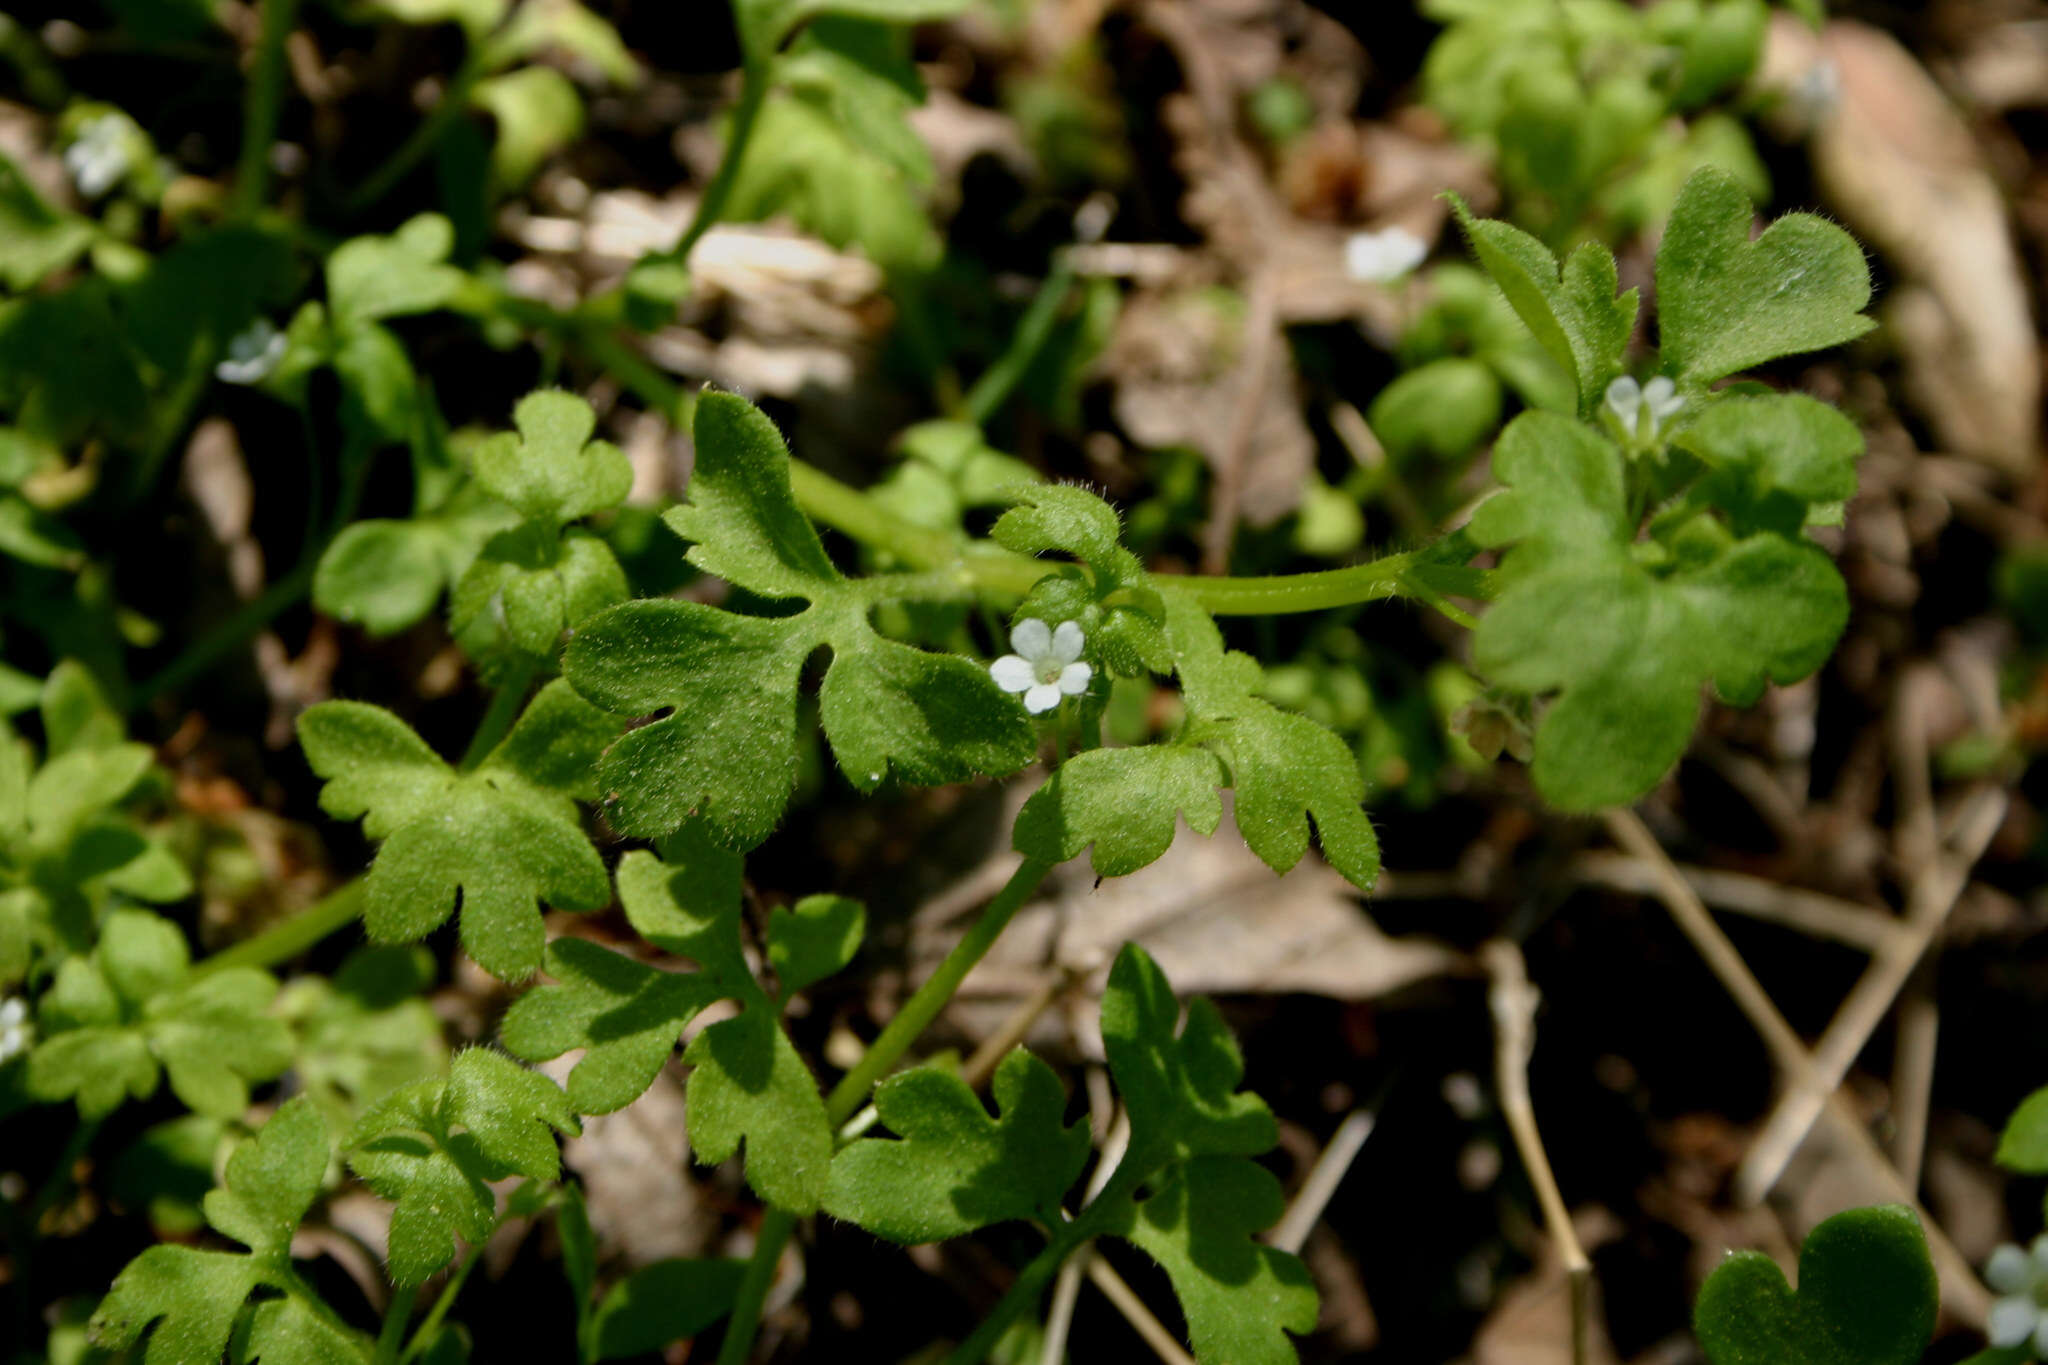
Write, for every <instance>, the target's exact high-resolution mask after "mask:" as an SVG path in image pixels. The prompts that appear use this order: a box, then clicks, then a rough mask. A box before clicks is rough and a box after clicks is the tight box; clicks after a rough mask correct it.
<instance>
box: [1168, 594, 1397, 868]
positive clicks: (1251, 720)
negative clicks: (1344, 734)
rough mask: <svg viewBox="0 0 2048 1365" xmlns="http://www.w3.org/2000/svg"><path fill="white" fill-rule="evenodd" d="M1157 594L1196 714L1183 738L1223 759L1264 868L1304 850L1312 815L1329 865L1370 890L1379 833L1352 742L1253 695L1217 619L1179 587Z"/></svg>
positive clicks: (1254, 684)
mask: <svg viewBox="0 0 2048 1365" xmlns="http://www.w3.org/2000/svg"><path fill="white" fill-rule="evenodd" d="M1165 600H1166V620H1167V636H1168V638H1169V640H1170V641H1171V643H1172V647H1173V651H1174V660H1175V667H1176V669H1177V670H1178V671H1179V673H1180V677H1181V683H1182V686H1183V687H1184V688H1185V691H1186V696H1187V701H1188V707H1189V710H1190V711H1191V712H1192V713H1193V715H1194V722H1193V723H1192V724H1190V725H1189V727H1188V729H1187V731H1186V733H1185V735H1184V736H1183V738H1184V740H1185V741H1186V742H1192V743H1199V744H1202V745H1204V746H1205V747H1208V748H1209V749H1211V750H1212V751H1213V752H1215V753H1216V755H1217V756H1218V757H1219V758H1221V759H1222V760H1223V763H1224V767H1225V770H1226V771H1227V773H1228V775H1229V779H1230V785H1231V786H1232V788H1233V789H1235V791H1236V793H1237V802H1236V807H1235V811H1234V813H1235V815H1236V818H1237V827H1238V831H1239V832H1240V833H1241V834H1243V835H1244V838H1245V842H1246V843H1247V844H1248V845H1250V846H1251V849H1252V851H1253V852H1254V853H1256V854H1258V855H1259V858H1260V859H1261V860H1262V861H1264V862H1265V864H1266V865H1267V866H1268V867H1270V868H1272V869H1273V870H1274V871H1275V872H1286V871H1287V870H1288V869H1289V868H1291V867H1293V866H1294V865H1295V864H1296V863H1298V862H1300V861H1301V857H1302V855H1303V854H1304V853H1306V852H1307V851H1308V839H1309V822H1310V821H1311V819H1313V821H1314V822H1315V832H1316V837H1317V839H1318V841H1319V842H1320V844H1321V845H1322V850H1323V856H1324V858H1325V859H1327V860H1328V862H1329V864H1330V866H1332V867H1334V868H1336V869H1337V870H1338V871H1339V872H1341V873H1343V874H1344V876H1345V878H1346V879H1347V880H1349V881H1350V882H1352V883H1353V884H1354V885H1356V886H1359V887H1361V888H1364V889H1367V890H1370V889H1371V887H1372V885H1373V883H1374V882H1375V881H1376V880H1377V879H1378V877H1379V869H1380V852H1379V840H1378V838H1377V836H1375V835H1374V833H1373V829H1372V822H1371V821H1370V820H1369V819H1367V818H1366V815H1365V812H1364V811H1363V810H1362V809H1361V808H1360V805H1361V803H1362V802H1363V801H1364V800H1365V778H1364V775H1363V774H1362V773H1360V771H1359V768H1358V761H1357V759H1356V758H1355V757H1354V756H1353V755H1352V753H1351V751H1350V749H1349V748H1348V747H1347V746H1346V745H1345V743H1344V741H1343V740H1342V739H1340V738H1338V737H1337V735H1336V734H1335V733H1334V732H1332V731H1330V730H1328V729H1325V728H1324V727H1323V726H1320V725H1318V724H1316V723H1315V722H1314V721H1312V720H1310V719H1308V718H1307V717H1306V716H1297V715H1292V714H1290V713H1288V712H1285V711H1282V710H1280V709H1279V708H1278V707H1276V706H1273V705H1272V704H1271V703H1269V702H1266V701H1263V700H1261V699H1260V698H1258V697H1256V696H1254V695H1252V694H1253V693H1254V692H1255V691H1256V690H1257V689H1258V688H1259V687H1260V686H1261V685H1262V681H1263V679H1262V674H1261V670H1260V668H1259V665H1258V663H1257V661H1256V660H1254V659H1252V658H1250V657H1249V656H1247V655H1244V654H1240V653H1237V652H1235V651H1229V650H1225V649H1224V647H1223V638H1222V636H1221V634H1220V633H1218V631H1217V629H1216V623H1215V622H1214V621H1213V620H1211V619H1210V617H1209V614H1208V613H1207V612H1205V611H1203V610H1202V609H1201V608H1200V607H1198V606H1196V605H1194V603H1192V602H1191V601H1189V600H1188V599H1187V598H1186V597H1185V596H1183V595H1182V594H1179V593H1167V594H1165Z"/></svg>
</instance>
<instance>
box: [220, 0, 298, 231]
mask: <svg viewBox="0 0 2048 1365" xmlns="http://www.w3.org/2000/svg"><path fill="white" fill-rule="evenodd" d="M298 9H299V0H263V32H262V35H261V36H260V37H259V38H258V39H257V46H256V64H255V66H254V67H253V68H252V69H251V70H250V72H249V90H248V95H247V98H246V99H245V101H244V102H243V105H242V151H241V156H240V158H239V159H238V160H237V161H236V163H235V197H234V201H233V204H232V214H233V216H234V217H235V218H236V219H237V220H238V221H241V222H248V221H249V220H250V219H252V218H254V217H255V216H256V215H257V214H258V213H260V212H262V210H263V200H264V197H265V194H266V193H267V192H268V190H269V188H270V144H271V143H272V141H274V140H275V139H276V137H277V115H278V110H279V109H280V108H281V107H282V105H283V103H284V70H285V60H284V44H285V39H286V38H288V37H290V36H291V31H292V23H293V21H294V20H296V19H297V18H298Z"/></svg>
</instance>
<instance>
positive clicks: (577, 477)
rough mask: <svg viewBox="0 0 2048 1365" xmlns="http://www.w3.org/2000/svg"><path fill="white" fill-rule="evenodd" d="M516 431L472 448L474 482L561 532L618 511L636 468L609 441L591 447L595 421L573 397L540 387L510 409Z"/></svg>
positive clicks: (522, 511) (530, 516)
mask: <svg viewBox="0 0 2048 1365" xmlns="http://www.w3.org/2000/svg"><path fill="white" fill-rule="evenodd" d="M512 424H513V425H514V426H515V427H517V428H518V432H517V434H516V435H515V434H514V433H512V432H501V433H500V434H498V435H496V436H493V437H491V438H490V439H489V440H487V441H485V442H484V443H483V444H482V445H480V446H479V447H477V451H476V455H475V457H474V461H473V465H472V468H473V472H474V474H475V476H476V481H477V482H478V483H479V484H481V485H482V486H483V487H484V489H485V490H486V491H488V492H489V493H491V495H492V496H494V497H496V498H498V499H499V500H501V501H503V502H507V503H510V504H511V505H512V506H513V507H515V508H517V509H518V510H519V512H520V513H521V514H522V515H524V516H526V517H528V518H530V519H532V520H534V521H543V522H549V523H551V524H553V525H556V526H566V525H567V524H568V523H570V522H572V521H578V520H581V519H582V518H584V517H587V516H589V515H590V514H591V513H593V512H602V511H604V510H606V509H607V508H612V507H617V506H618V505H619V504H620V503H622V502H624V501H625V500H626V493H627V491H628V490H629V489H631V488H632V486H633V466H632V465H631V464H630V463H629V462H628V461H627V459H626V457H625V455H624V454H623V453H622V452H621V451H620V450H619V448H618V447H617V446H615V445H613V444H612V443H611V442H609V441H593V440H591V435H592V433H593V432H595V431H596V430H597V415H596V414H595V413H593V412H592V411H591V410H590V404H589V403H587V402H585V401H584V400H583V399H582V398H579V397H577V396H576V395H575V394H573V393H564V392H563V391H561V390H559V389H541V390H539V391H537V392H534V393H530V394H528V395H527V396H526V397H524V398H522V399H520V400H519V406H518V407H516V408H514V409H513V410H512Z"/></svg>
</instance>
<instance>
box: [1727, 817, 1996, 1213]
mask: <svg viewBox="0 0 2048 1365" xmlns="http://www.w3.org/2000/svg"><path fill="white" fill-rule="evenodd" d="M2006 801H2007V797H2006V794H2005V793H2004V792H2003V791H2000V790H1998V789H1996V788H1988V787H1987V788H1984V789H1982V790H1980V791H1977V792H1975V793H1973V794H1972V795H1971V796H1970V798H1969V799H1968V801H1967V803H1966V806H1965V812H1966V813H1965V817H1964V820H1963V822H1962V825H1961V827H1960V828H1959V830H1958V832H1957V837H1956V843H1955V846H1954V848H1953V850H1952V851H1951V852H1950V853H1949V854H1948V855H1947V856H1937V857H1935V858H1934V859H1932V860H1930V862H1929V863H1928V864H1926V865H1924V869H1923V871H1922V873H1921V875H1920V877H1919V878H1918V879H1917V880H1916V881H1915V882H1914V885H1913V890H1912V894H1911V897H1910V909H1909V912H1908V914H1907V917H1906V921H1905V923H1906V927H1907V928H1908V929H1909V930H1910V931H1911V933H1910V937H1906V938H1902V939H1899V940H1896V941H1895V942H1894V943H1892V944H1888V945H1887V946H1886V947H1885V948H1883V949H1881V950H1880V951H1879V952H1877V953H1876V954H1875V955H1873V956H1872V958H1871V960H1870V965H1869V967H1867V968H1866V969H1865V970H1864V973H1863V975H1862V977H1861V978H1860V979H1859V980H1858V981H1857V982H1856V984H1855V986H1854V987H1852V988H1851V989H1850V991H1849V994H1848V995H1847V996H1846V997H1844V999H1843V1000H1842V1005H1841V1008H1840V1009H1838V1010H1837V1011H1836V1012H1835V1017H1834V1019H1833V1021H1832V1022H1830V1023H1829V1024H1828V1029H1827V1032H1826V1033H1824V1034H1822V1035H1821V1040H1820V1045H1819V1046H1818V1047H1817V1048H1815V1049H1814V1052H1813V1069H1812V1070H1811V1072H1809V1073H1808V1074H1807V1075H1806V1076H1805V1077H1804V1078H1802V1079H1799V1080H1795V1081H1794V1082H1793V1083H1792V1085H1791V1086H1790V1088H1788V1089H1787V1090H1786V1092H1785V1093H1784V1094H1783V1095H1781V1096H1779V1098H1778V1103H1777V1107H1776V1108H1775V1109H1773V1110H1772V1111H1771V1116H1770V1118H1769V1120H1767V1121H1766V1122H1765V1124H1764V1128H1763V1132H1762V1133H1761V1134H1759V1135H1758V1137H1757V1139H1756V1141H1755V1142H1754V1143H1752V1144H1751V1145H1750V1149H1749V1154H1748V1155H1747V1156H1745V1157H1744V1158H1743V1160H1742V1167H1741V1169H1740V1170H1739V1171H1737V1172H1736V1175H1735V1197H1736V1199H1737V1200H1738V1201H1739V1202H1741V1203H1743V1204H1757V1203H1761V1202H1762V1201H1763V1198H1764V1196H1765V1195H1767V1194H1769V1193H1770V1191H1771V1187H1772V1186H1773V1185H1775V1184H1777V1183H1778V1177H1779V1176H1781V1175H1783V1174H1784V1172H1785V1167H1786V1166H1787V1165H1788V1164H1790V1162H1791V1160H1792V1156H1793V1153H1795V1152H1797V1151H1798V1150H1799V1144H1800V1143H1802V1142H1804V1141H1806V1135H1807V1133H1808V1132H1810V1131H1811V1130H1812V1128H1813V1124H1814V1120H1815V1119H1817V1118H1818V1117H1819V1116H1820V1111H1821V1106H1822V1105H1823V1104H1824V1103H1825V1102H1826V1100H1827V1097H1828V1096H1830V1095H1832V1094H1834V1093H1835V1091H1836V1090H1838V1089H1840V1088H1841V1084H1842V1080H1843V1078H1844V1077H1846V1076H1847V1075H1848V1074H1849V1068H1850V1067H1851V1066H1853V1065H1855V1063H1856V1058H1857V1057H1858V1055H1860V1054H1861V1053H1862V1051H1863V1049H1864V1047H1865V1046H1866V1045H1867V1044H1868V1043H1869V1042H1870V1035H1871V1034H1873V1033H1875V1032H1876V1031H1877V1026H1878V1025H1879V1024H1880V1023H1882V1022H1883V1021H1884V1017H1885V1015H1887V1014H1889V1013H1890V1012H1891V1007H1892V1001H1894V1000H1895V999H1897V998H1898V994H1899V991H1900V990H1902V989H1903V988H1904V987H1905V984H1906V979H1907V978H1908V977H1910V976H1911V975H1912V974H1913V968H1914V967H1915V966H1916V965H1918V963H1919V961H1920V959H1921V957H1922V956H1923V955H1924V954H1925V953H1926V951H1927V946H1928V945H1929V944H1930V943H1932V942H1933V941H1934V936H1935V935H1936V934H1937V933H1939V932H1941V926H1942V925H1943V924H1945V923H1946V922H1947V921H1948V913H1949V910H1950V908H1951V907H1953V906H1954V905H1955V903H1956V899H1957V897H1959V896H1960V895H1962V892H1963V887H1964V886H1965V885H1967V884H1968V882H1969V877H1970V869H1971V868H1972V867H1973V866H1975V865H1976V862H1977V859H1979V858H1980V857H1982V856H1983V855H1984V850H1985V848H1986V847H1987V846H1988V845H1989V844H1990V843H1991V837H1992V836H1993V835H1994V834H1996V833H1997V832H1998V827H1999V825H2001V824H2003V823H2004V821H2005V810H2006Z"/></svg>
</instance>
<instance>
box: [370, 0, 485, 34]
mask: <svg viewBox="0 0 2048 1365" xmlns="http://www.w3.org/2000/svg"><path fill="white" fill-rule="evenodd" d="M507 3H508V0H377V8H378V9H380V10H382V11H383V12H384V13H386V14H388V15H390V16H391V17H392V18H394V19H396V20H398V21H399V22H401V23H406V24H460V25H462V27H463V28H464V29H465V30H466V31H467V32H468V34H469V37H470V39H471V40H472V41H475V40H477V39H480V38H482V37H483V36H484V35H486V34H488V33H489V32H490V31H491V30H492V29H494V28H496V27H497V26H498V22H499V21H500V20H502V19H503V18H504V17H505V8H506V5H507Z"/></svg>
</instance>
